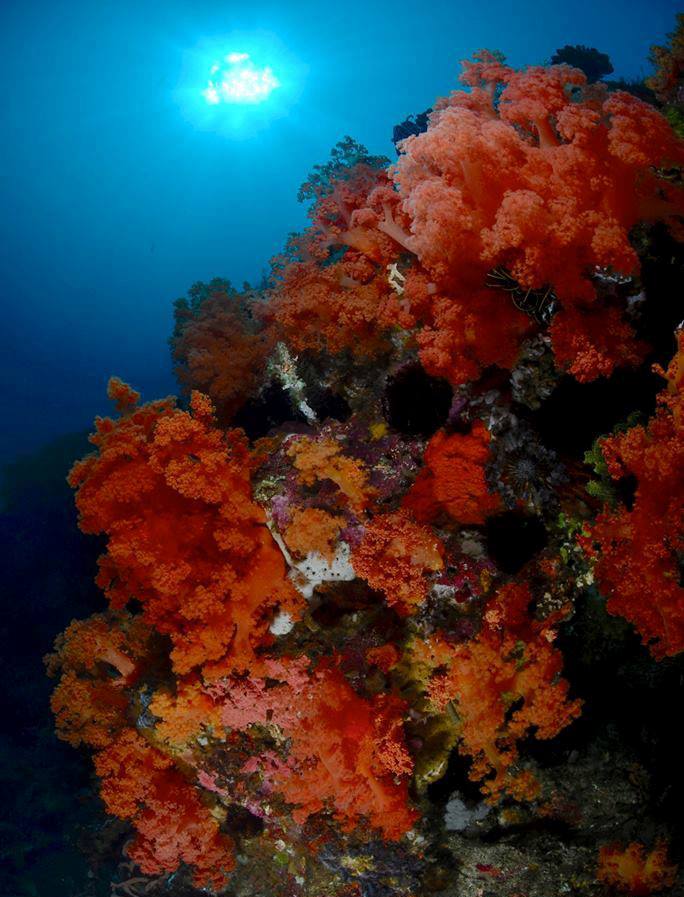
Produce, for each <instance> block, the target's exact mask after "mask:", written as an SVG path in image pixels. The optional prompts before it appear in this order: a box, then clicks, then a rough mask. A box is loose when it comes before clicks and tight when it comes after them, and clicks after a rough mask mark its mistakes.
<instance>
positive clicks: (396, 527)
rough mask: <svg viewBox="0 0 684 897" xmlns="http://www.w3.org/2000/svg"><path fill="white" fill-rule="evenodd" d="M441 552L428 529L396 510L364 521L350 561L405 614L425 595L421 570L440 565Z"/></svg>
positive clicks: (439, 566)
mask: <svg viewBox="0 0 684 897" xmlns="http://www.w3.org/2000/svg"><path fill="white" fill-rule="evenodd" d="M442 554H443V549H442V545H441V543H440V541H439V539H438V538H437V537H436V536H435V535H434V533H433V532H432V530H431V529H429V528H428V527H426V526H421V525H420V524H418V523H416V522H415V521H414V520H413V519H412V518H411V515H410V514H408V513H407V512H406V511H397V512H395V513H393V514H380V515H377V516H376V517H374V518H373V519H372V520H371V521H370V522H369V523H368V525H367V526H366V530H365V533H364V536H363V539H362V541H361V543H360V544H359V545H358V546H357V547H356V548H355V549H354V551H353V553H352V561H353V564H354V570H355V571H356V574H357V575H358V576H360V577H361V578H362V579H365V580H366V582H367V583H368V584H369V585H370V586H371V587H372V588H374V589H379V590H380V591H382V592H384V594H385V597H386V599H387V603H388V604H390V605H392V606H394V607H396V609H397V611H398V612H399V613H400V614H402V615H407V614H410V613H412V612H413V611H414V610H415V609H416V606H417V605H419V604H421V602H423V601H424V600H425V598H426V597H427V593H428V589H429V581H428V579H427V577H426V575H425V574H429V573H433V572H434V571H436V570H441V569H442V567H443V564H444V562H443V560H442Z"/></svg>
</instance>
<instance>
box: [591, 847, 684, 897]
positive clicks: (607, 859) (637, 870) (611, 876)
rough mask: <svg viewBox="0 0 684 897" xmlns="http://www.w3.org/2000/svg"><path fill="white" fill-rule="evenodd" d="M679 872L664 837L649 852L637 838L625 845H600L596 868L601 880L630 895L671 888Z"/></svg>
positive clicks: (641, 895) (642, 895)
mask: <svg viewBox="0 0 684 897" xmlns="http://www.w3.org/2000/svg"><path fill="white" fill-rule="evenodd" d="M676 875H677V865H676V864H674V863H670V862H668V859H667V844H666V842H665V841H664V840H662V839H661V840H659V841H657V842H656V844H655V847H653V849H652V850H650V851H648V853H647V852H646V848H645V847H644V845H643V844H639V843H638V842H637V841H632V842H631V844H628V845H627V846H626V847H622V846H621V845H620V844H618V843H615V844H608V845H606V846H605V847H602V848H601V851H600V854H599V866H598V870H597V872H596V877H597V879H598V880H599V881H600V882H602V883H603V884H606V885H609V886H610V887H612V888H615V890H617V891H619V892H620V893H622V894H629V895H630V897H648V895H649V894H654V893H655V892H656V891H662V890H665V889H666V888H671V887H672V885H673V884H674V882H675V878H676Z"/></svg>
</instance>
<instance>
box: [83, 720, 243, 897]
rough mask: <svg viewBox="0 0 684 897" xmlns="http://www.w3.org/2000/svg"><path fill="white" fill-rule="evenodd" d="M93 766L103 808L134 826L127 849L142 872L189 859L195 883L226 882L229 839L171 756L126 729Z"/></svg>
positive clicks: (151, 872)
mask: <svg viewBox="0 0 684 897" xmlns="http://www.w3.org/2000/svg"><path fill="white" fill-rule="evenodd" d="M95 769H96V771H97V774H98V776H99V777H100V780H101V784H100V794H101V796H102V799H103V801H104V803H105V806H106V808H107V811H108V812H109V813H111V814H112V815H114V816H118V817H119V818H121V819H128V820H130V821H131V822H132V824H133V826H134V827H135V830H136V837H135V840H134V841H133V844H132V845H131V846H130V847H129V848H128V854H129V856H130V858H131V859H132V860H133V862H135V863H136V864H137V865H138V866H139V867H140V870H141V871H142V872H143V873H144V874H145V875H157V874H159V873H160V872H173V871H175V870H176V869H177V868H178V867H179V865H180V864H181V863H187V864H188V865H189V866H190V867H191V868H192V869H193V881H194V883H195V885H196V886H197V887H210V888H213V889H216V890H218V889H220V888H221V887H223V886H224V885H225V883H226V876H227V874H228V873H229V872H230V870H231V869H232V868H233V866H234V859H233V853H232V842H231V840H230V838H228V837H227V836H225V835H223V834H221V832H220V831H219V823H218V821H217V819H215V818H214V817H213V816H212V814H211V811H210V809H209V807H206V806H204V805H203V804H202V802H201V801H200V799H199V797H198V795H197V793H196V791H195V789H194V788H193V787H192V785H191V784H190V783H189V782H187V781H186V780H185V779H184V778H183V776H182V775H181V774H180V773H179V772H177V771H176V770H175V769H174V768H173V761H172V760H170V759H169V758H168V757H166V756H165V755H164V754H162V753H161V752H160V751H158V750H156V749H155V748H153V747H151V746H150V745H149V744H148V743H147V742H146V741H145V739H144V738H142V737H141V736H140V735H138V734H137V733H136V732H135V731H134V730H132V729H129V730H126V731H124V732H123V733H122V734H121V735H120V736H119V737H118V738H117V739H116V740H115V741H114V742H113V743H112V744H111V745H110V746H108V747H107V748H105V749H104V750H102V751H100V753H98V754H97V756H96V757H95Z"/></svg>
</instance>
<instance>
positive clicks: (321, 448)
mask: <svg viewBox="0 0 684 897" xmlns="http://www.w3.org/2000/svg"><path fill="white" fill-rule="evenodd" d="M287 450H288V454H289V455H290V457H291V458H292V459H293V460H294V466H295V468H296V470H297V471H298V472H299V478H300V480H301V482H302V484H303V485H304V486H313V485H314V484H315V483H318V482H322V481H324V480H330V481H331V482H333V483H334V484H335V485H336V486H337V488H338V490H339V494H340V502H341V503H342V504H343V505H348V506H349V507H350V508H351V509H352V510H355V511H360V510H363V509H364V508H366V507H367V506H368V504H369V502H370V499H371V498H372V496H373V492H374V490H373V488H372V487H371V485H370V482H369V473H368V469H367V468H366V465H365V464H364V463H363V462H362V461H359V460H357V459H356V458H352V457H350V456H348V455H345V454H344V450H343V446H342V445H341V444H340V443H339V442H336V441H335V439H333V438H330V437H324V438H320V439H311V438H309V437H308V436H300V437H296V438H294V439H292V440H291V441H290V443H289V444H288V449H287Z"/></svg>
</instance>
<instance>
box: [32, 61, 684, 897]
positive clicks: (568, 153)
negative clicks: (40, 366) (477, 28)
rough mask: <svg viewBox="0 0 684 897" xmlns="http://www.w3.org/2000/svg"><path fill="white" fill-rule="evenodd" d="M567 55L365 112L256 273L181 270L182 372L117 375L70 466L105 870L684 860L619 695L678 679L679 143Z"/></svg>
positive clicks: (146, 877) (577, 874) (358, 889)
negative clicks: (299, 216) (95, 560)
mask: <svg viewBox="0 0 684 897" xmlns="http://www.w3.org/2000/svg"><path fill="white" fill-rule="evenodd" d="M675 49H676V47H674V45H673V49H672V53H674V52H675ZM668 58H669V57H668ZM571 60H572V61H575V62H576V63H577V64H580V62H581V61H582V60H583V67H584V68H585V70H587V74H585V72H583V71H580V70H579V69H578V68H572V67H571V66H570V65H568V64H566V63H567V62H569V61H571ZM556 61H557V62H558V63H560V64H557V65H551V66H546V67H543V66H533V67H530V68H528V69H525V70H523V71H516V70H514V69H513V68H511V67H509V66H508V65H506V63H505V60H504V59H503V57H502V56H501V54H496V53H491V52H488V51H480V52H479V53H477V54H475V57H474V59H473V60H472V61H470V62H466V63H464V72H463V75H462V81H463V83H464V85H465V87H466V88H468V89H466V90H458V91H455V92H454V93H452V94H451V95H450V96H449V97H446V98H442V99H439V100H437V101H436V103H435V104H434V107H433V109H432V111H431V112H430V113H429V114H427V115H426V116H424V117H419V119H417V120H416V121H415V122H412V121H409V122H408V124H407V125H406V127H405V128H404V131H403V132H402V134H405V135H407V136H404V138H403V139H402V140H401V141H400V142H399V143H398V150H399V157H398V160H397V161H396V163H395V164H393V165H389V164H388V162H387V160H386V159H383V158H382V157H376V156H371V155H370V154H369V153H368V151H367V150H366V149H365V147H363V146H361V145H360V144H357V143H356V142H355V141H353V140H351V138H346V139H345V140H344V141H342V142H341V143H339V144H338V145H337V146H336V147H335V148H334V150H333V153H332V156H331V159H330V161H329V162H328V163H326V164H323V165H320V166H317V168H316V170H315V171H314V172H313V174H312V175H311V176H310V178H309V179H308V181H307V182H306V183H305V184H304V185H303V187H302V190H301V192H300V199H301V200H302V201H304V202H306V203H308V205H309V217H310V225H309V226H308V228H307V229H306V230H305V231H304V233H302V234H297V235H293V236H292V237H291V238H290V240H289V242H288V244H287V246H286V247H285V249H284V251H283V253H282V254H281V255H279V256H278V257H277V258H275V259H274V260H273V262H272V266H271V272H270V275H269V277H268V278H267V279H266V280H265V281H264V283H262V284H261V286H260V287H259V288H258V289H252V288H250V287H248V286H246V287H245V289H244V290H243V291H242V292H237V291H235V290H234V289H233V288H232V287H231V286H230V284H228V282H227V281H222V280H214V281H211V282H210V283H208V284H206V285H205V284H196V285H195V286H194V287H193V288H192V290H191V291H190V295H189V299H187V300H179V301H178V302H177V303H176V329H175V332H174V334H173V336H172V340H171V348H172V354H173V358H174V360H175V362H176V365H177V372H178V378H179V382H180V385H181V393H182V396H181V399H180V400H179V401H177V400H175V399H173V398H166V399H161V400H157V401H153V402H149V403H146V404H141V401H140V396H139V395H138V394H137V393H136V392H135V390H133V389H132V388H131V387H129V386H127V385H126V384H125V383H123V382H122V381H121V380H118V379H116V378H113V379H112V380H111V381H110V384H109V396H110V398H111V400H112V401H113V403H114V406H115V408H116V411H117V416H116V417H113V418H101V419H97V421H96V426H95V433H94V434H93V435H92V436H91V443H92V445H93V446H94V449H95V451H94V452H93V453H92V454H90V455H87V456H86V457H85V458H83V459H82V460H81V461H79V462H77V463H76V464H75V465H74V467H73V469H72V471H71V473H70V475H69V483H70V485H71V486H72V488H73V489H74V491H75V497H76V506H77V509H78V513H79V525H80V527H81V529H82V531H83V532H84V533H88V534H93V535H97V536H99V538H100V539H101V544H102V546H103V553H102V554H101V557H100V559H99V572H98V574H97V583H98V585H99V586H100V588H101V589H102V590H103V592H104V594H105V597H106V599H107V602H108V605H109V607H108V609H106V610H103V611H102V612H100V613H97V614H95V615H94V616H92V617H90V618H89V619H87V620H85V621H74V622H73V623H72V624H71V625H70V626H68V628H67V629H66V631H65V632H64V633H63V635H61V636H59V637H58V639H57V642H56V645H55V649H54V651H53V653H52V654H50V655H49V656H48V657H47V667H48V672H49V674H50V675H51V676H53V677H55V678H56V679H57V683H56V687H55V689H54V692H53V696H52V708H53V711H54V715H55V719H56V728H57V734H58V736H59V737H60V738H61V739H62V740H64V741H66V742H68V743H69V744H71V745H73V746H85V747H86V748H88V749H89V750H90V751H91V752H92V754H93V760H94V769H95V773H96V776H97V779H98V782H99V790H100V795H101V798H102V800H103V802H104V805H105V808H106V810H107V812H108V813H109V814H110V815H111V816H113V817H116V818H117V819H118V820H120V821H121V822H120V824H121V825H124V826H125V831H126V835H127V840H126V842H125V847H124V857H123V859H122V858H121V857H120V858H119V859H122V862H121V866H120V875H119V878H120V880H118V881H115V882H114V892H118V893H136V892H137V891H138V890H139V891H140V892H141V893H143V892H144V893H149V894H155V893H166V894H172V895H173V894H179V895H180V894H189V893H199V892H200V891H204V892H212V893H225V894H226V895H229V894H235V895H250V897H255V895H257V894H262V893H268V894H272V895H274V897H310V895H315V897H417V895H418V894H420V895H423V894H444V895H453V894H457V893H458V894H463V895H473V897H475V895H484V894H487V895H494V897H519V895H521V894H523V893H524V894H525V895H527V897H534V895H544V897H549V895H550V894H556V893H558V894H561V893H567V894H577V895H580V894H583V895H596V897H599V895H601V894H606V893H610V891H606V889H613V890H614V891H617V892H623V893H628V894H635V895H637V894H649V893H653V892H655V891H657V890H663V889H666V888H672V887H674V886H676V883H677V882H679V884H680V885H681V875H680V873H679V868H678V863H677V861H676V848H677V847H678V846H681V845H679V844H678V842H677V841H676V832H675V831H674V827H673V826H672V824H671V817H670V816H668V812H669V810H667V808H668V807H672V806H673V805H674V802H675V801H676V798H677V796H678V795H679V792H678V791H677V790H676V789H674V790H672V789H671V788H670V786H669V785H668V786H664V785H663V784H662V783H660V782H659V781H658V780H657V776H655V774H653V776H654V777H653V781H652V780H651V778H650V776H651V768H650V766H649V762H650V761H651V760H653V757H654V756H655V753H654V752H655V751H656V748H655V747H654V745H661V744H662V739H661V740H660V741H659V740H658V738H656V737H655V736H653V737H651V735H648V734H647V735H643V732H646V733H652V732H653V731H655V729H654V728H653V726H654V725H655V724H654V723H652V722H649V723H648V725H646V724H645V725H644V727H643V730H639V731H640V734H636V735H635V734H634V732H633V727H632V728H630V726H629V725H627V724H626V723H625V720H624V719H622V718H620V717H619V714H618V712H617V710H615V717H614V722H613V723H611V725H608V724H607V723H606V719H608V718H610V712H611V711H610V709H609V705H610V702H611V700H613V696H614V695H616V694H619V693H621V692H622V691H625V692H626V693H631V692H630V688H632V686H630V682H631V681H633V680H635V679H636V680H639V677H640V676H641V677H642V678H643V679H644V681H647V682H649V683H652V691H651V692H649V693H648V694H650V695H655V694H659V693H660V692H658V689H659V688H660V687H661V685H659V684H658V683H662V682H663V681H667V682H668V683H670V685H669V686H668V688H671V689H672V690H673V691H672V694H674V693H675V692H676V689H677V688H679V689H680V691H681V682H682V676H681V672H682V667H681V658H682V654H683V653H684V590H683V589H682V586H681V582H680V564H681V557H682V549H683V545H682V528H683V519H682V518H683V511H684V492H683V490H682V477H681V468H682V461H683V460H684V441H683V439H682V426H683V423H684V414H683V412H682V385H683V383H684V355H683V354H682V348H681V345H682V335H681V331H678V334H677V336H678V339H679V348H676V347H675V346H674V343H673V325H674V322H675V320H676V312H674V311H673V310H672V303H673V301H674V300H673V297H672V296H671V295H667V292H666V291H665V290H664V288H663V287H662V284H663V283H665V282H666V281H665V280H664V278H665V277H666V276H669V277H672V276H673V274H672V272H673V271H674V270H676V271H677V272H681V271H684V249H683V248H682V245H681V243H680V238H681V236H682V233H683V232H682V230H681V224H682V222H681V217H682V215H684V199H683V194H682V187H681V179H680V178H679V177H674V176H669V175H668V172H672V171H677V172H679V171H680V167H681V165H682V164H683V163H684V145H683V144H682V143H681V141H680V140H679V139H678V138H677V136H676V134H675V133H674V132H673V129H672V127H671V126H670V124H669V123H668V121H667V120H666V119H665V118H664V117H663V115H661V114H660V113H659V112H658V111H657V110H656V109H655V108H654V107H653V106H651V105H648V104H647V103H644V102H642V101H641V100H639V99H638V98H636V97H635V96H633V95H632V94H630V93H627V92H624V91H612V92H611V91H609V90H608V89H607V87H606V86H605V85H603V84H601V83H592V82H594V81H598V78H599V77H600V75H601V74H606V73H609V71H610V65H609V62H608V61H607V59H603V58H602V56H601V54H598V53H597V51H592V50H588V49H587V48H583V47H574V48H572V47H566V48H564V50H563V51H559V58H558V60H556ZM663 65H664V66H665V65H667V67H669V68H667V70H665V69H664V70H663V72H664V73H661V75H659V76H658V77H659V78H660V81H658V85H657V89H658V91H661V90H664V89H665V87H664V86H663V87H661V81H662V82H663V84H664V83H665V81H666V80H667V79H670V80H672V77H674V75H672V76H670V74H668V73H669V72H670V69H672V70H673V71H674V70H675V69H676V62H675V61H672V60H670V61H669V62H667V64H666V63H665V62H663ZM589 68H591V71H589ZM668 84H669V81H668ZM654 89H656V88H655V87H654ZM663 247H666V250H665V249H663ZM677 266H678V267H677ZM668 303H669V304H668ZM673 352H674V358H672V355H673ZM663 381H664V386H663ZM654 384H655V385H654ZM623 412H624V413H623ZM630 412H634V414H632V415H631V416H630ZM613 428H615V429H613ZM611 430H613V432H612V433H611ZM568 434H569V435H568ZM566 435H567V436H568V438H567V439H566V438H565V436H566ZM597 437H598V438H597ZM585 453H586V458H585V459H584V461H583V458H584V456H585ZM635 632H636V633H638V635H639V636H640V637H641V639H642V641H643V643H644V645H645V646H646V647H647V648H648V650H645V649H644V647H643V646H641V645H639V643H638V640H637V638H636V637H635ZM661 670H662V672H660V671H661ZM594 671H598V672H599V675H596V674H595V672H594ZM621 677H622V678H621ZM630 677H631V679H630ZM659 677H660V678H659ZM639 681H640V680H639ZM673 683H679V684H678V685H675V684H673ZM649 687H650V686H649ZM670 694H671V692H667V696H668V698H667V699H668V700H669V699H670ZM677 694H678V696H679V698H681V694H680V692H677ZM641 697H642V698H643V694H642V695H641ZM602 702H603V703H602ZM618 703H619V702H618ZM663 703H665V699H663ZM630 711H631V706H630ZM636 712H637V713H638V711H636ZM628 715H629V716H630V720H629V722H633V717H634V713H631V714H628ZM623 725H624V726H625V731H629V733H630V734H629V737H627V736H625V738H624V739H623V740H622V741H621V739H620V737H618V735H616V727H618V726H623ZM658 731H660V730H658ZM640 739H641V740H640ZM600 743H605V744H609V749H605V750H604V749H601V750H599V749H598V748H597V744H600ZM607 752H608V753H607ZM608 756H609V757H610V758H611V759H610V762H609V761H608V759H607V757H608ZM674 762H675V761H674V760H672V763H674ZM677 762H678V761H677ZM667 768H668V769H669V768H671V767H669V766H668V767H667ZM573 770H575V771H578V772H577V774H578V781H577V782H576V783H573V782H571V781H570V779H569V777H570V778H571V777H572V775H573ZM580 773H581V774H580ZM668 788H669V789H670V790H668ZM573 789H574V790H573ZM637 816H639V819H640V823H639V825H638V826H637V827H635V823H634V820H635V818H636V817H637ZM670 841H671V842H672V848H669V847H668V846H667V844H668V843H670ZM138 873H140V874H139V875H138ZM673 893H674V891H673Z"/></svg>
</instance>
